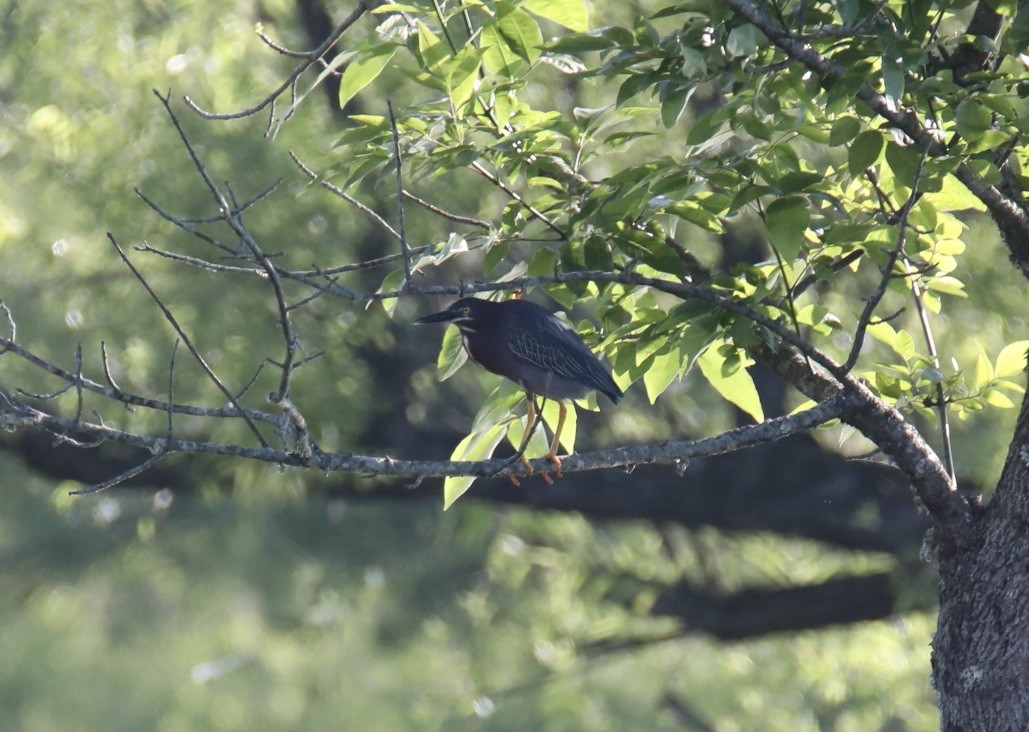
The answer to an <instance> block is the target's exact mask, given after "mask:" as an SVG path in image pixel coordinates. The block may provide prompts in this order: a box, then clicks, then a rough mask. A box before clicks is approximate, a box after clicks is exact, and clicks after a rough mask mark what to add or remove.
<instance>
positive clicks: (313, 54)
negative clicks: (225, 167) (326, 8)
mask: <svg viewBox="0 0 1029 732" xmlns="http://www.w3.org/2000/svg"><path fill="white" fill-rule="evenodd" d="M376 5H378V2H376V0H358V3H357V7H356V8H354V12H352V13H351V14H350V15H348V16H347V17H346V18H345V19H344V20H343V22H342V23H340V24H339V25H338V26H336V29H335V30H334V31H333V32H332V34H331V35H329V37H328V38H326V39H325V40H324V41H323V42H322V44H321V45H320V46H318V47H317V48H315V49H314V50H312V51H309V52H308V53H306V54H304V56H303V59H304V60H303V61H301V62H300V63H299V64H297V65H296V67H295V68H294V69H293V70H292V71H291V72H290V73H289V76H287V77H286V79H285V80H284V81H283V82H282V83H281V84H279V86H278V87H276V89H275V90H274V91H273V92H272V93H271V94H269V95H268V96H266V97H265V98H264V99H262V100H261V101H260V102H258V103H257V104H255V105H253V106H252V107H247V108H246V109H241V110H239V111H238V112H226V113H222V114H219V113H216V112H208V111H207V110H205V109H202V108H201V107H200V106H199V105H198V104H197V103H196V102H194V101H193V100H192V99H190V98H189V97H188V96H187V97H183V100H184V101H185V102H186V104H188V105H189V107H190V108H191V109H192V110H193V111H194V112H196V113H197V114H199V115H200V116H201V117H203V118H204V119H240V118H242V117H250V116H252V115H255V114H257V113H258V112H260V111H261V110H262V109H264V108H265V107H267V106H268V105H270V104H272V103H273V102H274V101H275V100H276V99H278V98H279V96H280V95H281V94H282V93H283V92H284V91H286V90H287V89H291V90H293V92H294V93H295V91H296V82H297V80H298V79H299V78H300V76H301V74H303V73H304V72H305V71H307V70H308V69H309V68H311V66H312V65H313V64H314V63H316V62H318V61H319V60H321V59H322V57H323V56H324V55H325V54H326V53H327V52H328V50H329V49H330V48H332V47H333V46H334V45H336V42H337V41H338V40H339V39H340V38H342V37H343V34H344V33H346V32H347V30H349V29H350V26H352V25H353V24H354V23H356V22H357V21H358V20H360V18H361V16H362V15H364V14H365V13H366V12H367V11H368V10H370V9H371V8H373V7H375V6H376ZM291 106H295V105H291Z"/></svg>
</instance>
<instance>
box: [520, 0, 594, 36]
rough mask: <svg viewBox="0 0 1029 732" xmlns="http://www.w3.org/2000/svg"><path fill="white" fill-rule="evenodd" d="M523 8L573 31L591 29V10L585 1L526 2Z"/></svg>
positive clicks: (552, 0) (553, 0)
mask: <svg viewBox="0 0 1029 732" xmlns="http://www.w3.org/2000/svg"><path fill="white" fill-rule="evenodd" d="M522 7H523V8H525V9H526V10H528V11H529V12H530V13H532V14H533V15H538V16H539V17H541V18H546V19H547V20H552V21H554V22H555V23H557V24H558V25H563V26H564V27H565V28H567V29H568V30H571V31H578V32H581V31H585V30H587V29H589V27H590V16H589V8H588V7H587V5H586V3H585V2H584V1H583V0H526V2H524V3H522Z"/></svg>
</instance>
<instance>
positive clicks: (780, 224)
mask: <svg viewBox="0 0 1029 732" xmlns="http://www.w3.org/2000/svg"><path fill="white" fill-rule="evenodd" d="M810 220H811V214H810V212H809V211H808V208H807V201H806V200H804V199H803V198H802V197H800V196H787V197H786V198H777V199H776V200H774V201H772V202H771V203H770V204H769V205H768V210H767V211H766V212H765V229H766V231H767V232H768V241H769V243H771V245H772V246H773V247H775V250H776V251H777V252H779V256H781V257H782V258H783V259H785V260H786V261H787V262H792V261H793V260H794V259H796V257H797V253H798V252H800V247H801V244H803V242H804V231H805V230H806V229H807V225H808V222H809V221H810Z"/></svg>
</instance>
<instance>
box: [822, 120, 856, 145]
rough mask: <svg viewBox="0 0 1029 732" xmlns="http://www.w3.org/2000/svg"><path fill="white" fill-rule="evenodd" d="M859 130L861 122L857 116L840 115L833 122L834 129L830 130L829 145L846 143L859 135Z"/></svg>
mask: <svg viewBox="0 0 1029 732" xmlns="http://www.w3.org/2000/svg"><path fill="white" fill-rule="evenodd" d="M859 132H861V123H860V122H859V121H858V120H857V118H856V117H850V116H847V117H840V118H839V119H837V120H836V121H835V122H833V123H832V129H830V130H829V146H830V147H836V146H837V145H844V144H846V143H848V142H850V141H851V140H853V139H854V138H855V137H857V134H858V133H859Z"/></svg>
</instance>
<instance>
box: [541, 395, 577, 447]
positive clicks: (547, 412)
mask: <svg viewBox="0 0 1029 732" xmlns="http://www.w3.org/2000/svg"><path fill="white" fill-rule="evenodd" d="M559 416H560V405H559V404H558V403H557V402H556V401H554V400H553V399H548V400H547V403H546V404H544V405H543V421H544V422H546V423H547V426H548V427H549V428H550V429H551V430H556V429H557V420H558V417H559ZM576 422H578V414H577V412H576V411H575V405H574V404H566V405H565V423H564V426H563V427H562V428H561V446H562V447H564V449H565V450H567V451H568V454H569V455H571V454H572V453H573V452H575V431H576V430H575V425H576Z"/></svg>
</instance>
